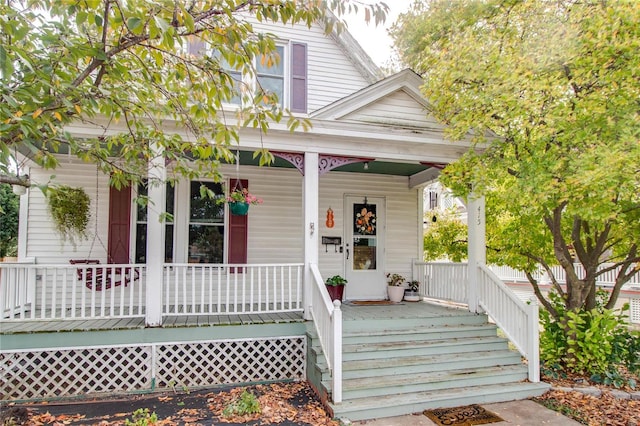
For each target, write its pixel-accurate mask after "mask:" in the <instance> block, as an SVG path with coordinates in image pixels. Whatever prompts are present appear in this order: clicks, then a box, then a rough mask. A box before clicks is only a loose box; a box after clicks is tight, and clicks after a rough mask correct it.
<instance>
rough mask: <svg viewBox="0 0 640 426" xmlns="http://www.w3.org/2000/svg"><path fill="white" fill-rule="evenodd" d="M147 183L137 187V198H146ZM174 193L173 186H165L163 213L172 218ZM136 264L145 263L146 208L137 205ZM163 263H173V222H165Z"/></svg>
mask: <svg viewBox="0 0 640 426" xmlns="http://www.w3.org/2000/svg"><path fill="white" fill-rule="evenodd" d="M147 194H148V191H147V183H146V182H142V183H141V184H139V185H138V196H147ZM174 200H175V193H174V188H173V186H171V185H169V184H167V200H166V205H165V211H166V212H167V213H169V214H170V215H172V216H173V214H174V205H175V202H174ZM135 250H136V256H135V262H136V263H145V262H146V261H147V206H141V205H139V204H137V210H136V248H135ZM164 257H165V262H173V220H172V219H170V220H167V222H166V228H165V236H164Z"/></svg>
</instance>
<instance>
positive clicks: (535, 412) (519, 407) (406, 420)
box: [350, 400, 580, 426]
mask: <svg viewBox="0 0 640 426" xmlns="http://www.w3.org/2000/svg"><path fill="white" fill-rule="evenodd" d="M480 405H481V406H482V407H484V408H485V409H486V410H488V411H491V412H493V413H495V414H497V415H498V416H500V417H501V418H502V419H504V421H503V422H498V423H490V424H489V425H490V426H494V425H495V426H505V425H518V426H539V425H545V426H580V423H578V422H576V421H575V420H571V419H570V418H568V417H565V416H563V415H562V414H560V413H557V412H555V411H553V410H549V409H547V408H545V407H543V406H542V405H540V404H538V403H536V402H533V401H530V400H523V401H512V402H503V403H499V404H480ZM350 424H351V425H354V426H355V425H367V426H434V425H435V423H434V422H432V421H431V420H429V418H428V417H427V416H425V415H422V414H413V415H409V416H399V417H388V418H385V419H378V420H365V421H361V422H353V423H350Z"/></svg>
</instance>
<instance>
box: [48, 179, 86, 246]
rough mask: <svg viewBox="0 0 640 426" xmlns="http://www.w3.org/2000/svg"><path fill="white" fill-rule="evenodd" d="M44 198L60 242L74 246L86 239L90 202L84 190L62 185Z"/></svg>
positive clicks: (51, 189) (49, 191)
mask: <svg viewBox="0 0 640 426" xmlns="http://www.w3.org/2000/svg"><path fill="white" fill-rule="evenodd" d="M46 196H47V201H48V203H49V213H50V214H51V218H52V219H53V226H54V228H55V230H56V231H57V232H58V233H59V234H60V236H61V237H62V241H65V240H66V241H69V242H70V243H71V244H73V245H74V246H76V244H77V243H78V241H80V240H84V239H87V225H88V224H89V217H90V213H89V207H90V205H91V201H90V200H89V196H87V193H86V192H84V189H82V188H72V187H69V186H66V185H62V186H58V187H55V188H50V189H49V190H48V191H47V192H46Z"/></svg>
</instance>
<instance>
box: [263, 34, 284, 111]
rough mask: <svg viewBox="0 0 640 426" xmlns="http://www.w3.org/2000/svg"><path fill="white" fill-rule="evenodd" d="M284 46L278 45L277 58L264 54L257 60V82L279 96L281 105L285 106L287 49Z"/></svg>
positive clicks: (268, 91) (264, 88)
mask: <svg viewBox="0 0 640 426" xmlns="http://www.w3.org/2000/svg"><path fill="white" fill-rule="evenodd" d="M284 50H285V49H284V46H277V47H276V52H277V58H278V60H274V59H273V57H267V56H262V57H260V58H258V60H256V62H257V63H256V72H257V80H258V81H257V84H258V85H259V86H260V87H261V88H262V89H263V90H264V91H266V92H267V93H274V94H275V95H276V96H278V100H279V101H280V106H281V107H282V106H284V100H285V99H286V98H285V67H284V63H285V51H284Z"/></svg>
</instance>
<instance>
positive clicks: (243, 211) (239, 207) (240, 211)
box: [229, 201, 249, 216]
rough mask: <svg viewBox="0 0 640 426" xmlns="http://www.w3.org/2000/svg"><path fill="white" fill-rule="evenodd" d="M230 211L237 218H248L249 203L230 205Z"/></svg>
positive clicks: (232, 203) (231, 203)
mask: <svg viewBox="0 0 640 426" xmlns="http://www.w3.org/2000/svg"><path fill="white" fill-rule="evenodd" d="M229 211H230V212H231V214H234V215H236V216H246V215H247V213H249V203H242V202H239V201H235V202H230V203H229Z"/></svg>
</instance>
